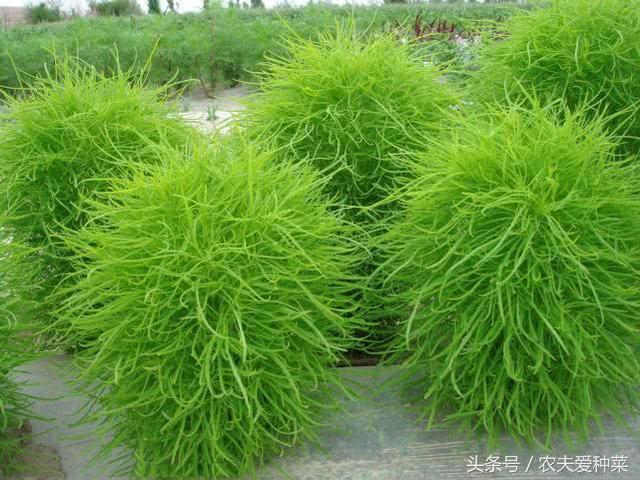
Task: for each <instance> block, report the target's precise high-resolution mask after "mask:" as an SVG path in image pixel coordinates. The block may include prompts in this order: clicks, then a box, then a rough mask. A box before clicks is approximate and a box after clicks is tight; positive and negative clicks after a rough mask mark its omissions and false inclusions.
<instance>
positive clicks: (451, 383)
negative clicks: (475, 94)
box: [385, 106, 640, 443]
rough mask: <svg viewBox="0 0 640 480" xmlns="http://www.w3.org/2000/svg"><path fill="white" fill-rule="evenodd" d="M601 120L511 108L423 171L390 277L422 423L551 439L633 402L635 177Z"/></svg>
mask: <svg viewBox="0 0 640 480" xmlns="http://www.w3.org/2000/svg"><path fill="white" fill-rule="evenodd" d="M561 118H562V119H561ZM602 123H603V122H602V121H600V120H597V121H596V122H595V123H588V122H586V121H583V120H582V119H581V116H579V115H577V114H571V113H568V112H566V111H565V112H563V114H562V115H558V112H557V110H555V111H550V110H544V109H541V108H539V107H538V108H534V109H533V110H530V111H529V110H520V109H519V108H518V107H515V106H512V107H510V108H509V109H506V110H504V111H495V112H491V113H489V114H485V115H483V116H481V117H478V118H475V117H473V116H472V117H469V118H466V119H462V120H461V124H460V125H459V126H458V129H457V130H453V131H452V132H451V135H450V136H448V137H446V141H443V142H442V144H441V145H440V146H439V148H437V149H434V150H432V151H431V154H430V155H429V156H428V157H425V158H424V162H422V163H421V164H419V165H418V166H417V170H418V180H416V182H415V184H414V185H412V188H411V189H410V192H409V193H408V194H407V197H406V208H407V213H406V217H405V218H404V219H403V220H402V221H399V222H398V224H397V225H396V226H395V227H394V228H393V229H392V230H390V231H389V233H388V235H387V237H386V239H385V240H386V248H387V253H388V259H387V262H386V264H385V269H386V271H387V272H388V277H387V282H388V285H389V287H390V288H391V290H392V292H393V295H392V296H393V297H395V298H394V301H396V302H398V301H400V302H399V303H401V304H402V305H403V306H404V315H405V318H406V320H405V321H404V322H403V326H404V336H403V338H402V339H401V340H400V341H398V344H397V345H396V346H397V347H398V351H397V352H396V354H395V358H396V359H398V358H402V359H404V361H405V364H406V365H407V367H408V368H407V372H408V374H411V375H415V376H417V377H418V378H420V383H419V384H420V385H421V386H422V388H423V390H422V391H423V393H424V396H425V398H427V399H429V404H428V407H427V410H428V411H427V413H430V414H431V415H435V414H436V413H438V412H440V411H441V409H444V408H445V407H452V408H453V412H452V413H451V414H450V415H449V416H448V417H446V418H447V419H448V420H454V421H458V422H462V424H463V425H464V426H467V427H471V428H472V429H474V430H475V429H477V430H487V431H488V432H489V433H490V434H491V435H492V436H493V437H495V436H496V435H497V434H498V433H499V432H500V431H503V430H504V429H506V430H507V431H508V432H510V433H511V434H513V435H514V436H516V437H520V438H524V439H527V440H530V441H534V440H536V441H537V440H541V439H542V438H543V437H544V440H545V442H546V443H548V442H550V441H551V437H550V435H551V433H552V429H553V428H555V427H558V428H559V429H560V430H573V429H575V430H577V431H581V432H584V433H586V432H587V431H588V430H589V427H590V421H592V420H598V419H599V418H600V416H601V415H602V414H612V415H616V414H618V413H620V412H622V411H624V410H625V409H626V408H629V409H631V408H632V405H633V404H634V403H635V404H636V405H637V401H638V387H639V385H640V319H639V318H638V310H639V309H640V288H639V287H640V285H639V283H640V275H639V274H640V197H638V192H640V180H639V179H640V175H639V173H640V172H638V167H637V166H636V164H637V162H633V161H627V162H622V161H620V162H619V163H616V162H612V158H613V157H614V154H613V153H612V152H613V150H614V149H615V144H613V143H612V142H611V141H610V140H609V139H608V138H607V136H606V135H605V134H603V133H602V128H603V127H602ZM399 313H402V312H399ZM432 418H433V417H432Z"/></svg>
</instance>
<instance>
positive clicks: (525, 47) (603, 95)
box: [474, 0, 640, 153]
mask: <svg viewBox="0 0 640 480" xmlns="http://www.w3.org/2000/svg"><path fill="white" fill-rule="evenodd" d="M504 29H505V30H506V36H505V38H503V39H501V40H499V41H497V42H489V43H488V44H487V46H486V48H484V49H483V51H482V55H481V59H480V62H479V65H480V70H479V72H478V74H477V77H476V79H475V85H474V86H475V94H476V96H477V97H479V98H480V99H483V100H489V101H493V100H496V99H497V100H502V99H505V98H509V97H511V98H512V99H514V98H518V97H521V96H522V94H523V91H524V92H527V93H528V94H531V92H532V91H535V93H536V94H537V95H538V96H539V97H540V98H541V100H542V101H552V100H553V99H555V98H562V99H564V101H565V102H566V103H567V105H568V106H569V107H570V108H571V109H575V108H577V107H579V106H580V105H582V104H583V102H585V101H588V102H591V103H593V106H594V108H593V110H594V111H600V112H604V113H606V114H607V115H609V116H612V117H611V120H610V122H609V128H611V129H616V130H619V131H620V133H624V132H625V131H627V130H628V132H627V134H628V135H629V136H630V137H635V138H631V139H630V141H629V142H627V143H628V144H629V145H630V146H631V147H632V149H633V151H634V153H635V152H637V151H638V147H640V140H639V139H638V137H640V111H639V110H640V76H639V75H638V72H639V71H640V49H639V48H638V45H640V2H639V1H638V0H552V1H551V2H548V3H547V2H545V4H544V6H543V7H542V8H538V9H536V10H533V11H532V12H531V13H524V12H521V14H520V15H516V16H514V17H512V18H511V19H509V20H508V21H507V23H506V24H505V26H504ZM523 87H524V89H523ZM621 113H622V114H621ZM614 114H618V115H617V116H613V115H614Z"/></svg>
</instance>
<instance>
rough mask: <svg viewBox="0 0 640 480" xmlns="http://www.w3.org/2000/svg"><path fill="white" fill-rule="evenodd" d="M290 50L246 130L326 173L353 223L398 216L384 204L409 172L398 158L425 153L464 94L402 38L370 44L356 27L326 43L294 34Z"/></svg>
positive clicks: (278, 61) (274, 62)
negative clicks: (419, 151) (426, 144)
mask: <svg viewBox="0 0 640 480" xmlns="http://www.w3.org/2000/svg"><path fill="white" fill-rule="evenodd" d="M287 48H288V53H287V55H286V57H270V58H269V61H268V63H266V65H265V67H264V70H265V73H264V74H262V75H261V76H260V77H259V84H258V85H259V88H260V90H259V92H258V93H256V94H255V95H253V96H252V97H251V98H250V99H249V100H248V101H247V102H246V103H247V109H246V110H245V111H244V112H243V115H242V116H241V126H242V128H243V129H245V130H246V131H247V132H248V134H249V135H251V136H252V137H253V138H255V139H256V140H257V141H259V142H264V143H266V144H268V145H271V146H273V147H274V148H276V149H277V150H278V152H279V153H280V154H281V155H282V158H291V159H294V160H295V161H298V162H307V163H309V164H311V165H313V166H314V167H315V168H317V169H318V170H319V171H320V172H322V174H323V175H326V176H327V177H328V178H329V181H328V182H327V192H328V193H329V194H331V195H333V196H336V197H337V198H338V199H339V200H340V202H341V203H342V204H343V205H346V206H347V207H349V208H350V209H351V213H352V217H353V218H357V219H359V220H367V221H369V219H371V218H372V219H374V220H375V219H379V218H380V217H381V216H384V215H387V214H389V212H390V211H393V208H392V207H391V206H390V204H385V206H384V207H379V208H374V206H375V205H376V204H377V203H378V202H380V201H382V200H383V199H385V198H386V197H387V196H388V195H389V193H390V192H392V191H393V190H394V189H395V188H397V186H398V184H399V183H400V179H402V177H406V176H407V174H408V173H409V172H408V171H407V169H406V168H405V167H404V163H403V162H402V161H401V160H400V159H398V158H396V157H397V156H400V154H403V153H404V152H406V151H413V150H415V149H419V148H422V145H423V143H424V142H425V140H427V139H428V138H429V136H430V135H432V134H433V133H434V132H436V131H437V130H438V128H439V126H440V123H441V121H442V119H443V112H446V111H447V110H448V109H449V108H450V107H451V106H452V105H454V104H456V103H457V101H458V99H457V97H456V95H455V94H454V93H453V91H452V90H451V89H450V88H449V87H447V86H446V85H444V84H443V82H442V73H441V72H440V71H439V70H438V69H436V68H435V67H427V66H425V65H424V64H423V61H422V60H421V59H420V58H418V57H416V56H415V55H413V54H412V52H411V49H410V47H408V46H403V45H400V44H399V43H398V42H397V40H396V39H395V38H394V37H393V36H392V35H378V36H374V37H369V38H366V39H365V38H364V37H362V36H361V35H358V34H357V30H356V28H355V26H354V25H353V23H348V24H347V25H346V26H341V27H339V28H337V30H336V31H335V32H333V31H330V32H327V33H325V34H323V35H322V36H321V37H320V39H319V40H318V41H305V40H303V39H301V38H298V37H292V38H290V39H289V40H288V41H287Z"/></svg>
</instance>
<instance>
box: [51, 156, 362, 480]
mask: <svg viewBox="0 0 640 480" xmlns="http://www.w3.org/2000/svg"><path fill="white" fill-rule="evenodd" d="M158 154H159V155H160V157H161V158H163V159H164V160H165V165H163V166H162V167H161V168H158V169H157V171H156V172H155V173H154V174H153V175H151V176H143V175H137V176H135V178H133V179H132V180H131V181H129V182H121V184H120V186H119V187H118V188H117V189H115V190H114V191H113V192H111V193H109V194H108V195H105V196H104V199H103V201H102V202H95V203H94V209H95V210H94V215H95V217H94V218H96V219H97V220H96V221H95V222H92V223H91V224H89V226H88V227H87V228H86V229H85V230H84V231H83V232H81V233H80V234H78V235H76V236H72V237H70V238H69V240H68V241H69V244H70V246H71V247H73V249H74V251H75V252H76V253H77V255H78V257H77V265H76V267H77V270H78V275H77V283H75V284H74V285H73V286H71V296H70V298H69V300H68V301H67V302H66V303H65V304H64V305H63V306H62V308H61V310H60V312H61V313H62V314H63V315H64V317H65V318H64V319H63V320H64V321H65V322H70V323H71V324H72V326H73V328H72V331H73V332H74V333H75V334H76V335H78V336H79V338H80V339H85V340H86V339H95V340H94V341H91V340H90V341H86V342H85V343H84V345H83V346H84V347H85V349H84V350H82V351H81V352H80V353H79V354H78V359H79V363H80V365H81V367H82V368H83V377H82V378H83V380H84V382H85V388H86V389H87V390H88V391H89V392H90V394H91V395H95V397H96V398H97V400H98V403H99V406H100V408H99V409H98V411H97V413H96V414H95V415H94V416H93V417H91V418H95V417H97V419H99V420H100V421H104V422H106V425H113V426H114V428H115V429H116V432H117V433H116V435H115V438H114V440H113V444H112V445H113V446H117V445H126V446H128V447H130V448H132V449H133V452H134V454H135V458H136V460H137V465H136V467H135V473H136V474H137V476H140V477H144V478H148V477H177V476H179V477H181V478H184V477H189V478H195V477H197V478H202V477H206V478H212V477H215V478H220V477H224V476H230V475H234V474H237V473H241V472H245V471H252V470H253V469H254V467H255V466H257V465H259V464H260V463H261V462H262V461H263V460H264V459H265V458H268V457H269V456H270V455H274V454H277V453H278V452H279V451H280V450H281V449H283V448H286V447H288V446H290V445H293V444H295V443H297V442H298V441H299V440H300V439H303V438H306V437H309V436H311V435H312V428H313V427H314V426H315V425H316V424H317V423H318V422H320V421H321V420H322V415H321V413H322V412H323V411H325V409H326V408H329V407H330V406H332V404H333V400H332V395H331V392H333V389H334V388H335V386H336V384H337V383H339V382H338V377H337V373H336V372H335V369H331V368H330V367H332V366H333V365H335V364H336V362H338V360H339V359H340V358H341V357H342V353H343V352H344V350H345V349H346V348H348V346H349V345H350V342H351V340H350V335H351V333H350V332H351V330H352V329H353V328H354V326H355V322H356V320H355V319H354V317H353V315H352V313H351V312H352V310H353V305H352V302H351V299H350V292H351V291H352V290H353V284H352V283H353V282H352V279H350V278H349V275H348V272H349V270H350V266H351V265H352V264H353V263H354V262H356V261H358V253H357V251H358V250H357V248H355V247H354V245H353V244H351V243H350V242H348V241H347V240H345V239H344V235H346V234H347V233H348V230H349V228H350V227H349V226H348V225H347V224H345V223H344V222H343V221H342V220H341V219H340V218H339V217H338V216H336V214H334V213H331V211H330V208H329V205H328V203H327V201H326V199H325V198H324V197H323V196H322V195H321V194H320V191H321V185H319V184H318V183H319V181H320V180H319V179H318V177H317V176H316V175H314V174H313V173H311V172H310V171H307V170H305V169H303V168H300V167H294V166H292V165H289V164H284V165H279V166H276V165H275V163H274V159H273V158H272V156H271V154H270V153H269V152H266V151H264V150H262V152H261V153H258V151H257V150H256V149H255V148H253V147H246V148H239V147H237V148H234V149H233V150H232V149H231V148H229V147H203V146H197V147H196V148H195V149H194V152H193V153H192V154H189V155H186V156H184V155H180V154H179V153H177V152H175V151H173V150H167V149H160V151H159V152H158ZM107 451H109V449H107Z"/></svg>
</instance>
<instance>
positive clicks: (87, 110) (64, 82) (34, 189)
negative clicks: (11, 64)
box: [0, 57, 191, 311]
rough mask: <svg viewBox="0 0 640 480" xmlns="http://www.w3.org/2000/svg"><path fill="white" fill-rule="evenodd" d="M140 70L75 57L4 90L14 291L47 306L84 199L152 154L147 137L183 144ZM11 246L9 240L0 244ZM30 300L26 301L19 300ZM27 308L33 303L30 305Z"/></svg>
mask: <svg viewBox="0 0 640 480" xmlns="http://www.w3.org/2000/svg"><path fill="white" fill-rule="evenodd" d="M144 75H145V73H144V72H137V73H136V72H133V71H128V72H123V71H115V72H112V74H111V75H109V76H105V75H102V74H98V73H97V72H96V71H95V69H94V68H93V67H90V66H87V65H84V64H82V63H80V62H78V61H75V60H73V59H72V58H69V57H66V58H56V59H55V68H54V70H53V72H52V73H51V74H50V75H48V76H46V77H43V78H36V79H33V80H32V81H31V82H30V84H28V85H26V87H25V88H26V93H25V95H24V96H15V97H7V98H6V102H7V107H8V113H7V114H5V115H3V116H2V119H1V121H0V158H1V161H0V221H1V224H2V227H3V238H5V239H10V240H11V243H12V244H13V245H14V246H15V248H13V251H12V252H10V253H9V258H10V260H11V262H12V264H13V267H11V268H8V270H7V273H8V274H9V275H10V276H11V277H13V279H12V281H11V283H12V285H11V287H12V288H18V287H19V289H20V292H15V295H14V296H12V297H11V298H12V299H15V296H16V295H18V296H22V297H23V299H25V300H26V299H28V298H31V299H32V300H33V301H35V302H36V303H38V304H39V307H38V309H39V310H41V311H42V310H45V311H46V310H47V308H48V307H46V304H47V302H48V300H50V298H51V297H50V293H51V291H52V290H53V289H54V287H55V285H56V284H57V283H58V281H59V279H60V277H61V276H62V275H63V274H64V273H66V272H68V271H69V270H70V263H69V261H68V260H67V259H66V258H65V257H66V253H67V252H66V250H65V249H64V248H63V247H62V246H61V244H60V242H59V241H58V240H57V239H56V238H57V236H58V235H59V234H61V233H63V232H65V231H67V230H77V229H78V228H80V227H82V225H83V224H84V223H85V222H86V219H87V217H86V213H85V210H84V204H83V199H84V198H93V197H95V196H96V195H97V194H98V193H99V192H102V191H104V190H107V189H108V188H109V183H110V181H111V180H112V179H113V178H117V177H122V176H127V175H129V174H130V171H131V170H132V169H133V168H135V167H137V166H139V165H142V164H145V163H147V162H148V158H147V157H148V155H147V154H146V152H147V150H148V145H149V144H153V143H157V142H161V143H170V144H172V145H183V144H184V143H185V142H186V139H187V138H188V135H190V134H191V132H190V131H189V130H190V129H188V128H187V127H185V126H184V125H183V124H181V123H180V122H178V121H177V120H174V119H169V118H167V115H168V114H170V113H172V112H173V109H172V108H171V107H170V105H169V104H168V103H165V102H163V101H162V97H163V96H164V94H165V89H155V90H148V89H146V88H144V86H143V83H144ZM7 248H9V249H11V248H10V247H7V246H6V245H3V249H7ZM22 305H23V307H25V305H26V304H25V303H22ZM25 308H28V307H25Z"/></svg>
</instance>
